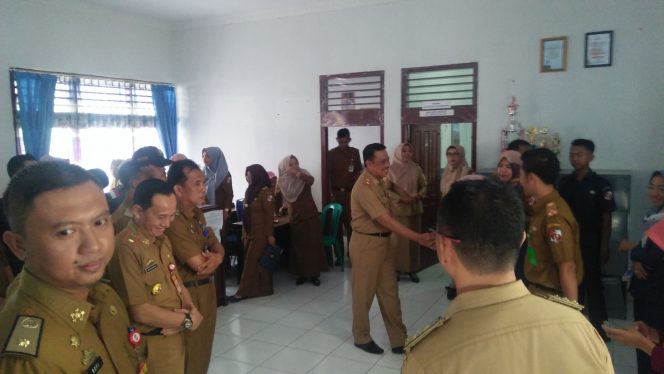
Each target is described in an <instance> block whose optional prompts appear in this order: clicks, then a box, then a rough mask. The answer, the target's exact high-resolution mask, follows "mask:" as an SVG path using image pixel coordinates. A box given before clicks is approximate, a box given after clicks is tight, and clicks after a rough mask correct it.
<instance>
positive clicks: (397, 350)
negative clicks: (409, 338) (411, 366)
mask: <svg viewBox="0 0 664 374" xmlns="http://www.w3.org/2000/svg"><path fill="white" fill-rule="evenodd" d="M392 353H394V354H398V355H402V354H403V353H404V352H403V345H400V346H398V347H394V348H392Z"/></svg>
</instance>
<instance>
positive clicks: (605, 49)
mask: <svg viewBox="0 0 664 374" xmlns="http://www.w3.org/2000/svg"><path fill="white" fill-rule="evenodd" d="M584 55H585V67H587V68H597V67H601V66H611V63H612V62H613V31H597V32H589V33H586V53H585V54H584Z"/></svg>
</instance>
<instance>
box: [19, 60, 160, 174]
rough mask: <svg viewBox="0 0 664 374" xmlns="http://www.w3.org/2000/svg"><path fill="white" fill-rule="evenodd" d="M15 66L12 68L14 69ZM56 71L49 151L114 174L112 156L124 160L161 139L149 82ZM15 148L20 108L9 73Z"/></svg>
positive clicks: (20, 144)
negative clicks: (11, 90)
mask: <svg viewBox="0 0 664 374" xmlns="http://www.w3.org/2000/svg"><path fill="white" fill-rule="evenodd" d="M12 71H14V70H12ZM53 74H54V75H56V76H57V83H56V85H55V98H54V108H53V112H54V113H53V128H52V130H51V141H50V149H49V155H51V156H53V157H57V158H62V159H67V160H69V161H70V162H71V163H73V164H77V165H80V166H81V167H83V168H86V169H91V168H100V169H102V170H104V171H105V172H106V173H107V174H108V176H109V179H112V174H111V171H110V164H111V161H112V160H113V159H126V158H129V157H131V155H132V154H133V152H134V151H135V150H136V149H138V148H140V147H143V146H147V145H155V146H158V147H159V148H162V149H163V147H162V146H161V141H160V139H159V136H158V133H157V129H156V126H155V107H154V104H153V102H152V86H151V84H150V83H147V82H139V81H132V80H122V79H113V78H104V77H94V76H82V75H77V74H63V73H53ZM12 83H13V85H12V88H13V95H12V97H13V100H14V103H15V111H16V112H15V115H14V118H15V126H16V137H17V139H16V141H17V148H18V150H19V152H20V153H23V152H24V151H25V146H24V144H23V131H22V129H21V123H20V118H19V116H18V113H19V112H20V110H21V108H20V106H19V103H18V99H17V94H18V88H17V87H18V86H17V82H16V81H15V80H14V78H13V76H12Z"/></svg>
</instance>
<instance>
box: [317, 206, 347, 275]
mask: <svg viewBox="0 0 664 374" xmlns="http://www.w3.org/2000/svg"><path fill="white" fill-rule="evenodd" d="M343 210H344V208H343V207H342V206H341V204H337V203H332V204H327V205H325V206H324V207H323V210H322V211H321V213H320V229H321V232H322V233H323V247H325V254H326V257H327V263H328V264H329V265H330V266H333V262H332V252H331V251H330V247H332V248H333V250H334V255H335V256H336V258H337V261H338V262H339V264H340V266H341V270H342V271H343V270H344V248H343V247H342V246H341V244H340V243H339V240H338V239H337V232H338V231H337V230H339V222H340V221H341V213H343ZM328 217H329V218H328Z"/></svg>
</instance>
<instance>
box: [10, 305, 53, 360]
mask: <svg viewBox="0 0 664 374" xmlns="http://www.w3.org/2000/svg"><path fill="white" fill-rule="evenodd" d="M43 328H44V320H43V319H41V318H39V317H35V316H24V315H18V316H16V320H15V321H14V326H13V327H12V331H11V333H10V334H9V339H7V343H6V344H5V347H4V348H3V350H2V353H11V354H19V355H24V356H31V357H37V356H38V355H39V343H40V342H41V335H42V330H43Z"/></svg>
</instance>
